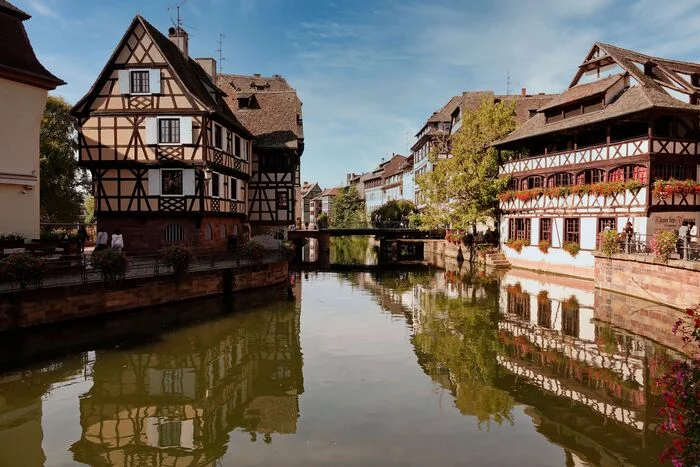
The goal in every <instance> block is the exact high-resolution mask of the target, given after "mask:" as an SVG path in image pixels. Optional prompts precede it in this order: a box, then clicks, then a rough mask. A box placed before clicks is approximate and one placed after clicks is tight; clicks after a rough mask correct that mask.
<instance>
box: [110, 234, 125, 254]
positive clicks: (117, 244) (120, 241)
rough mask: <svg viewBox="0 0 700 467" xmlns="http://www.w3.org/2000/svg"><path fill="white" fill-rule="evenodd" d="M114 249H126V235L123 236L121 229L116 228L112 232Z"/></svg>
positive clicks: (119, 250)
mask: <svg viewBox="0 0 700 467" xmlns="http://www.w3.org/2000/svg"><path fill="white" fill-rule="evenodd" d="M112 249H113V250H117V252H119V253H121V252H122V249H124V237H123V236H122V231H121V229H115V230H114V233H113V234H112Z"/></svg>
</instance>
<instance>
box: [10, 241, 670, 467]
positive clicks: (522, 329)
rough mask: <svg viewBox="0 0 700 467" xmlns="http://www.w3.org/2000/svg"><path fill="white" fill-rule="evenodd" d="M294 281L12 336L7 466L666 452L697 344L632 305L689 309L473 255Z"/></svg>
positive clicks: (574, 461) (575, 462) (636, 459)
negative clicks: (666, 377) (688, 353)
mask: <svg viewBox="0 0 700 467" xmlns="http://www.w3.org/2000/svg"><path fill="white" fill-rule="evenodd" d="M357 248H360V247H359V246H358V247H357ZM294 295H295V297H294V299H287V298H286V294H285V290H284V289H282V290H276V289H275V290H267V291H264V292H263V297H262V299H263V300H264V301H263V302H261V303H260V304H257V305H256V304H255V303H256V301H260V299H261V297H260V295H259V294H258V295H246V296H241V297H239V298H237V300H236V301H235V302H227V301H224V300H223V299H208V300H200V301H194V302H189V303H186V304H180V305H177V306H171V307H162V308H159V309H153V310H145V311H139V312H137V313H133V314H129V315H123V316H120V317H116V318H114V319H111V320H107V321H105V320H103V319H101V320H99V321H95V322H86V323H80V324H79V325H78V324H69V325H66V326H58V327H54V328H51V329H44V330H41V331H40V332H39V333H38V334H37V333H32V334H27V335H25V336H22V335H19V336H14V337H12V338H7V339H5V340H3V342H2V343H1V344H0V345H1V346H2V355H3V356H2V358H1V363H2V367H3V368H4V369H3V370H2V371H0V466H2V467H5V466H8V467H15V466H27V467H33V466H41V465H46V466H73V465H90V466H134V467H139V466H175V467H181V466H182V467H184V466H212V467H216V466H312V465H328V466H384V465H386V466H508V465H517V466H519V467H524V466H584V465H591V466H594V465H595V466H623V465H624V466H631V465H639V466H644V465H649V466H653V465H659V461H658V456H659V453H660V450H661V449H662V444H663V443H664V442H665V440H664V439H662V438H661V437H659V436H658V435H657V434H656V432H655V430H656V428H657V425H658V423H659V418H658V416H657V413H658V408H659V403H660V401H659V390H658V388H657V387H656V381H657V380H658V378H659V377H660V375H661V373H662V371H663V368H664V365H666V363H665V362H667V361H668V360H673V359H676V358H681V357H680V355H681V354H680V353H679V352H678V349H679V347H677V346H675V345H672V346H671V347H665V346H662V345H661V344H659V343H657V342H656V341H654V340H653V339H651V338H649V337H642V336H640V335H636V334H634V333H632V332H630V331H629V330H626V329H624V328H623V327H620V326H619V324H620V323H625V322H628V321H629V316H630V315H631V314H633V313H637V312H639V313H642V312H643V313H645V316H647V317H649V316H651V318H649V319H650V320H652V321H653V322H654V323H655V326H656V327H657V328H658V332H659V334H658V335H659V336H663V335H665V333H670V331H668V330H669V329H670V325H671V324H672V322H673V319H674V318H673V316H674V313H675V312H674V311H673V310H668V309H664V308H662V307H659V306H657V305H653V304H648V303H644V302H640V301H638V300H634V299H630V298H629V297H627V298H625V297H621V296H612V295H606V294H604V293H601V292H596V291H595V290H593V288H592V286H591V285H590V283H585V282H576V281H571V280H563V279H560V278H556V277H554V276H538V275H536V274H534V273H531V272H528V271H509V272H508V273H505V274H502V273H501V274H496V273H493V272H488V271H473V272H469V271H466V270H464V269H463V268H462V267H461V266H460V267H459V268H456V269H453V270H447V271H446V270H442V269H427V270H419V271H411V272H406V271H381V272H376V271H375V272H348V273H331V272H324V273H320V272H319V273H315V272H306V273H299V274H298V276H297V279H296V283H295V286H294ZM654 320H656V321H654ZM647 321H648V322H652V321H649V320H647ZM669 323H670V324H669ZM667 325H668V328H666V326H667ZM78 326H80V327H78ZM650 327H653V326H650V325H648V324H647V325H646V328H647V329H648V330H649V334H653V332H652V331H651V330H650ZM672 347H676V348H675V349H674V348H672ZM54 348H58V349H61V353H60V356H58V357H53V358H47V356H48V355H55V351H54V350H52V349H54Z"/></svg>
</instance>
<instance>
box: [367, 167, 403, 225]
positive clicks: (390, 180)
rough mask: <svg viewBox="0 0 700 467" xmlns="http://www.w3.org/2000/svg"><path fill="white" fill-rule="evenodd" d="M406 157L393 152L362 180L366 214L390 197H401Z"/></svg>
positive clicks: (390, 198)
mask: <svg viewBox="0 0 700 467" xmlns="http://www.w3.org/2000/svg"><path fill="white" fill-rule="evenodd" d="M405 161H406V157H405V156H402V155H400V154H394V155H393V156H392V158H391V159H389V160H388V161H383V162H381V163H380V164H379V165H378V166H377V168H376V169H374V170H373V171H372V172H371V174H370V175H368V176H367V177H366V178H365V180H364V187H365V188H364V194H365V209H366V211H367V213H368V214H371V213H372V211H374V210H375V209H377V208H378V207H380V206H382V205H384V204H385V203H386V202H387V201H390V200H392V199H401V198H402V194H401V193H402V186H403V171H402V166H403V164H404V162H405Z"/></svg>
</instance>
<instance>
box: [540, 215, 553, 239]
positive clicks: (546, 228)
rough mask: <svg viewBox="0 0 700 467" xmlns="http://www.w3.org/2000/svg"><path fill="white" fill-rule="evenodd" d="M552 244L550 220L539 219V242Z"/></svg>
mask: <svg viewBox="0 0 700 467" xmlns="http://www.w3.org/2000/svg"><path fill="white" fill-rule="evenodd" d="M542 240H546V241H548V242H549V243H550V244H551V243H552V219H540V241H542Z"/></svg>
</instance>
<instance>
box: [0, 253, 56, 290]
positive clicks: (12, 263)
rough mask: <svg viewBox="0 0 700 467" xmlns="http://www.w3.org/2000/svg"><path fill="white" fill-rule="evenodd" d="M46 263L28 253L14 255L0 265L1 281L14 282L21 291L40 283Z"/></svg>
mask: <svg viewBox="0 0 700 467" xmlns="http://www.w3.org/2000/svg"><path fill="white" fill-rule="evenodd" d="M45 269H46V263H44V261H43V260H42V259H41V258H37V257H36V256H33V255H31V254H29V253H16V254H14V255H10V256H8V257H7V258H5V259H4V260H3V261H2V263H0V276H1V277H2V278H3V280H8V281H10V282H16V283H17V284H19V287H20V288H21V289H25V288H27V286H28V285H31V284H34V285H36V286H38V285H39V284H40V283H41V278H42V276H43V273H44V270H45Z"/></svg>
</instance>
